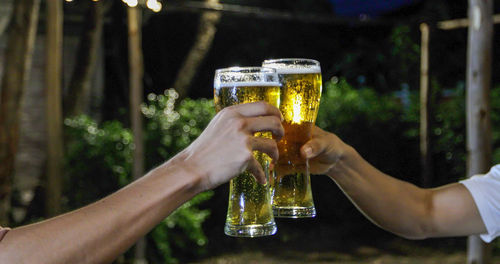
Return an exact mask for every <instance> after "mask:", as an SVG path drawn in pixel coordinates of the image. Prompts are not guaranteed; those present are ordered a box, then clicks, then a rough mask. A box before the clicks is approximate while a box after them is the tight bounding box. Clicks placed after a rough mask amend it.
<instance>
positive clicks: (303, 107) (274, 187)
mask: <svg viewBox="0 0 500 264" xmlns="http://www.w3.org/2000/svg"><path fill="white" fill-rule="evenodd" d="M262 66H263V67H269V68H274V69H276V72H277V73H278V76H279V78H280V82H281V85H282V86H281V96H280V97H281V100H280V110H281V113H282V114H283V117H284V121H283V127H284V128H285V136H284V137H283V138H282V139H281V141H280V142H278V149H279V160H278V163H277V164H276V166H275V168H274V171H273V173H272V174H273V175H272V176H271V180H270V185H271V186H270V188H271V194H272V206H273V213H274V216H275V217H286V218H302V217H314V216H316V209H315V207H314V202H313V197H312V192H311V183H310V175H309V166H308V161H307V160H306V159H303V158H302V157H301V155H300V148H301V147H302V145H304V143H306V142H307V141H308V140H309V139H311V131H312V127H313V126H314V122H315V121H316V116H317V115H318V107H319V101H320V97H321V87H322V81H321V67H320V64H319V62H318V61H315V60H310V59H275V60H265V61H264V62H263V63H262Z"/></svg>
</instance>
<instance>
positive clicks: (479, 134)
mask: <svg viewBox="0 0 500 264" xmlns="http://www.w3.org/2000/svg"><path fill="white" fill-rule="evenodd" d="M492 14H493V2H492V1H491V0H469V21H470V22H471V23H470V24H469V38H468V44H467V46H468V49H467V76H466V80H467V176H468V177H471V176H473V175H476V174H483V173H486V172H487V171H488V170H489V168H490V166H491V158H492V154H491V153H492V146H491V120H490V102H489V100H490V96H489V91H490V86H491V58H492V44H493V35H492V32H493V20H492ZM467 254H468V256H467V263H469V264H486V263H489V262H490V259H491V257H490V254H491V249H490V247H488V246H487V245H486V244H485V243H484V242H482V241H481V240H480V238H479V237H478V236H470V237H469V239H468V252H467Z"/></svg>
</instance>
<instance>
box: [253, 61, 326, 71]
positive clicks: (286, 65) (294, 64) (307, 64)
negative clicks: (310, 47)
mask: <svg viewBox="0 0 500 264" xmlns="http://www.w3.org/2000/svg"><path fill="white" fill-rule="evenodd" d="M262 66H263V67H267V68H273V69H276V72H277V73H278V74H310V73H321V66H320V64H319V62H318V61H316V60H311V59H301V58H287V59H272V60H265V61H264V62H263V63H262Z"/></svg>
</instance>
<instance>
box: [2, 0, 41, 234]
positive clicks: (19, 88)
mask: <svg viewBox="0 0 500 264" xmlns="http://www.w3.org/2000/svg"><path fill="white" fill-rule="evenodd" d="M39 8H40V0H18V1H16V2H15V6H14V14H13V16H12V20H11V23H10V26H9V33H8V42H7V48H6V49H5V68H4V74H3V77H2V90H1V96H0V225H7V224H8V217H7V216H8V212H9V209H10V194H11V177H12V173H13V168H14V160H15V155H16V151H17V144H18V139H19V138H18V136H19V118H20V106H21V101H22V97H23V89H24V87H25V86H26V83H27V80H28V78H29V70H30V67H31V57H32V53H33V46H34V45H33V44H34V42H35V37H36V29H37V23H38V11H39Z"/></svg>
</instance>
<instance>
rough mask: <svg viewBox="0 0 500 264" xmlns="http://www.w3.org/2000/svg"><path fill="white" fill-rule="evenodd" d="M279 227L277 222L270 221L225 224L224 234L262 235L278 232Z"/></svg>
mask: <svg viewBox="0 0 500 264" xmlns="http://www.w3.org/2000/svg"><path fill="white" fill-rule="evenodd" d="M277 230H278V228H277V227H276V223H274V222H273V223H268V224H264V225H238V226H233V225H228V224H227V223H226V225H225V226H224V234H226V235H228V236H233V237H262V236H271V235H274V234H276V231H277Z"/></svg>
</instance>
